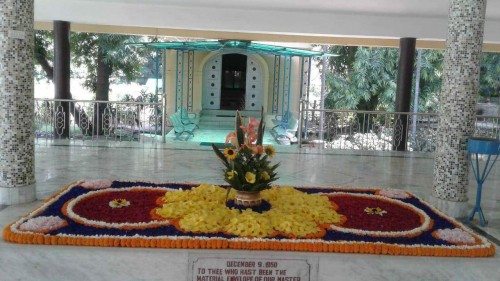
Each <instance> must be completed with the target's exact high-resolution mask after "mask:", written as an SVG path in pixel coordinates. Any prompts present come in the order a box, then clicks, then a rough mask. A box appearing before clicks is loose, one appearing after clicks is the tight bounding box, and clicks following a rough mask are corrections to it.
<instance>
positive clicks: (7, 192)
mask: <svg viewBox="0 0 500 281" xmlns="http://www.w3.org/2000/svg"><path fill="white" fill-rule="evenodd" d="M35 200H36V188H35V184H30V185H25V186H19V187H0V205H15V204H23V203H28V202H33V201H35Z"/></svg>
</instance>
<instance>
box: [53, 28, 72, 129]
mask: <svg viewBox="0 0 500 281" xmlns="http://www.w3.org/2000/svg"><path fill="white" fill-rule="evenodd" d="M69 29H70V23H69V22H67V21H54V64H53V66H54V69H53V71H54V73H53V81H54V97H55V98H56V99H59V100H69V98H70V97H69V92H70V70H71V68H70V61H71V57H70V47H69ZM54 106H55V114H56V116H54V137H55V138H57V139H67V138H69V137H70V118H69V114H70V113H69V104H68V102H67V101H56V102H55V103H54Z"/></svg>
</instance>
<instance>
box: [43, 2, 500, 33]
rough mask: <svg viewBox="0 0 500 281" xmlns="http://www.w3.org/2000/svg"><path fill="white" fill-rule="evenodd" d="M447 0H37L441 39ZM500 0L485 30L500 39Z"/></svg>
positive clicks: (56, 14)
mask: <svg viewBox="0 0 500 281" xmlns="http://www.w3.org/2000/svg"><path fill="white" fill-rule="evenodd" d="M448 5H449V2H448V1H444V0H350V1H346V0H107V1H103V0H101V1H98V0H35V20H36V21H37V22H52V21H53V20H65V21H70V22H72V23H77V24H91V25H109V26H123V27H149V28H157V29H169V28H170V29H185V30H203V31H222V32H241V33H260V34H288V35H302V36H340V37H365V38H400V37H416V38H418V39H430V40H443V39H445V37H446V31H447V14H448ZM499 30H500V0H489V1H488V3H487V11H486V22H485V37H484V41H485V42H489V43H500V32H498V31H499Z"/></svg>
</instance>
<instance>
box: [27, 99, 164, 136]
mask: <svg viewBox="0 0 500 281" xmlns="http://www.w3.org/2000/svg"><path fill="white" fill-rule="evenodd" d="M162 113H163V106H162V104H160V103H146V102H118V101H92V100H61V99H35V140H36V141H37V142H38V143H40V142H42V141H53V140H61V139H65V140H71V141H81V142H83V143H85V142H88V141H128V142H138V143H144V142H161V141H162V140H164V135H165V128H164V127H163V126H162V125H163V123H162V120H164V119H163V118H162Z"/></svg>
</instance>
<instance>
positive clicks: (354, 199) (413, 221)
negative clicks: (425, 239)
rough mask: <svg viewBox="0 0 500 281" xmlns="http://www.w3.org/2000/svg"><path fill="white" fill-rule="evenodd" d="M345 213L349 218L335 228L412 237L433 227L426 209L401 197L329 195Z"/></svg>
mask: <svg viewBox="0 0 500 281" xmlns="http://www.w3.org/2000/svg"><path fill="white" fill-rule="evenodd" d="M329 197H330V200H332V201H333V202H334V203H335V204H336V205H337V206H338V208H337V209H336V211H337V212H339V213H341V214H342V215H343V216H345V221H343V222H342V223H341V224H338V225H331V226H330V227H331V229H333V230H336V231H340V232H345V233H352V234H357V235H372V236H379V237H402V236H406V237H411V236H416V235H418V234H420V233H422V232H423V231H425V230H427V229H429V228H430V227H432V221H431V219H430V217H429V216H428V215H427V214H426V213H425V212H424V211H422V210H420V209H418V208H416V207H415V206H413V205H411V204H407V203H404V202H401V201H399V200H395V199H391V198H387V197H383V196H378V195H370V194H353V193H343V192H338V193H335V194H332V195H329Z"/></svg>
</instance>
